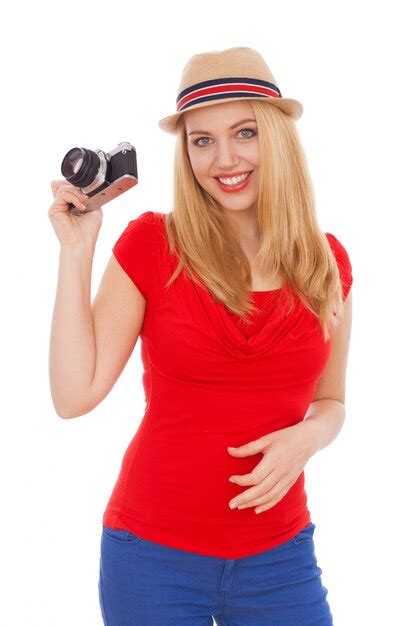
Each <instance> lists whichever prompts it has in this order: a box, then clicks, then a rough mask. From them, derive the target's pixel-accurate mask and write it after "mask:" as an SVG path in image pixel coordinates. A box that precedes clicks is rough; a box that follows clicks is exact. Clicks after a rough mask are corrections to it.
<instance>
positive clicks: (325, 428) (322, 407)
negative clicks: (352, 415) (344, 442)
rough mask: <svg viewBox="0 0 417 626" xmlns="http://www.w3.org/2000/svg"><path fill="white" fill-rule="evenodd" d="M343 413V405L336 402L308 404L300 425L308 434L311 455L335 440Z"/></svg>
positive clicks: (326, 401) (342, 420)
mask: <svg viewBox="0 0 417 626" xmlns="http://www.w3.org/2000/svg"><path fill="white" fill-rule="evenodd" d="M345 412H346V411H345V405H344V404H342V402H339V401H338V400H332V399H327V398H326V399H323V400H316V401H315V402H312V403H311V404H310V406H309V408H308V410H307V413H306V414H305V416H304V421H303V422H301V424H303V428H306V429H307V430H308V432H309V434H310V438H311V446H312V454H315V453H316V452H318V451H319V450H321V449H322V448H325V447H326V446H328V445H329V444H330V443H331V442H332V441H333V440H334V439H336V437H337V435H338V434H339V432H340V431H341V429H342V426H343V422H344V420H345Z"/></svg>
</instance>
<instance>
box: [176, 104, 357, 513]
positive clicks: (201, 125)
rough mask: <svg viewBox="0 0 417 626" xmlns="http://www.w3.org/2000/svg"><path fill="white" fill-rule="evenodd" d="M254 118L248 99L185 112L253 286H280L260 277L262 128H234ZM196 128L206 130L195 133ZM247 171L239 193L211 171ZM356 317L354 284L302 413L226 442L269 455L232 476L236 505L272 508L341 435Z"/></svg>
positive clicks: (190, 144) (200, 166) (193, 149)
mask: <svg viewBox="0 0 417 626" xmlns="http://www.w3.org/2000/svg"><path fill="white" fill-rule="evenodd" d="M248 118H253V119H254V116H253V113H252V109H251V107H250V105H249V103H248V102H247V101H236V102H225V103H220V104H217V105H212V106H209V107H203V108H201V109H194V110H192V111H187V112H186V113H185V114H184V119H185V128H186V133H187V150H188V155H189V158H190V163H191V167H192V169H193V173H194V175H195V177H196V179H197V181H198V182H199V184H200V185H201V186H202V187H203V188H204V189H205V190H206V191H207V192H208V193H209V194H210V195H212V196H213V197H214V198H215V199H216V200H217V201H218V202H219V203H220V205H221V206H222V207H223V210H224V211H225V212H226V213H227V215H228V217H229V218H230V219H233V220H235V222H236V224H237V225H238V231H239V239H240V243H241V246H242V249H243V251H244V252H245V254H246V255H247V257H248V260H249V262H250V264H251V270H252V288H253V289H254V290H268V289H276V288H279V287H281V286H282V281H281V280H279V281H278V282H277V279H273V278H271V279H270V280H269V281H268V280H266V281H265V279H262V278H261V277H260V276H259V275H258V274H257V271H256V265H255V262H254V255H255V254H256V252H257V250H258V248H259V243H260V242H259V233H258V232H257V228H256V219H255V213H254V206H255V205H254V203H255V200H256V194H257V169H258V165H259V145H258V138H257V134H254V133H251V132H249V131H246V130H244V131H243V132H242V130H243V129H253V130H254V131H256V129H257V127H256V122H244V123H243V124H239V125H238V126H236V127H235V128H233V129H231V128H230V127H231V126H232V125H234V124H236V123H237V122H240V121H241V120H246V119H248ZM194 131H204V132H198V133H197V134H194ZM192 133H193V134H192ZM194 141H197V142H198V144H199V145H196V144H195V143H194ZM249 170H253V174H252V180H251V181H250V182H249V184H248V185H247V186H246V188H245V189H243V190H242V191H239V192H238V193H235V194H229V193H226V192H224V191H223V190H222V189H221V188H220V187H219V185H218V184H217V181H216V180H215V179H214V178H213V177H214V176H216V175H217V174H218V173H220V172H222V173H224V172H230V173H231V174H232V173H234V172H236V171H249ZM351 324H352V291H350V293H349V295H348V297H347V298H346V300H345V303H344V316H343V320H342V321H341V323H340V324H339V326H338V328H337V329H336V331H335V332H334V334H333V339H332V348H331V353H330V357H329V361H328V363H327V366H326V369H325V371H324V373H323V374H322V376H321V378H320V381H319V383H318V385H317V387H316V391H315V395H314V398H313V401H312V402H311V404H310V406H309V408H308V410H307V412H306V414H305V416H304V420H303V421H301V422H299V423H298V424H296V425H295V426H291V427H289V428H285V429H281V430H278V431H274V432H272V433H269V434H267V435H265V436H263V437H261V438H259V439H256V440H253V441H249V442H247V443H246V444H244V445H242V446H240V447H238V448H232V447H228V448H227V451H228V453H229V454H230V455H232V456H235V457H244V456H251V455H255V454H259V453H262V454H263V458H262V460H261V461H260V462H259V463H258V464H257V465H256V466H255V467H254V468H253V470H252V471H251V472H250V473H249V474H245V475H234V476H230V477H229V478H228V480H230V481H231V482H233V483H235V484H237V485H239V486H240V487H246V489H245V490H244V491H239V492H238V493H237V495H236V496H235V497H234V498H232V500H231V501H230V502H229V506H230V508H236V509H237V510H241V509H244V508H249V507H255V508H254V511H255V513H261V512H262V511H266V510H268V509H270V508H271V507H273V506H274V505H275V504H277V503H278V502H279V501H280V500H281V499H282V498H283V497H284V496H285V494H286V493H287V492H288V491H289V489H290V488H291V487H292V485H293V484H294V483H295V482H296V480H297V479H298V477H299V476H300V474H301V472H302V471H303V470H304V467H305V465H306V463H307V462H308V460H309V459H310V458H311V457H312V456H313V455H314V454H316V452H318V451H319V450H321V449H323V448H324V447H326V446H327V445H329V444H330V443H331V442H332V441H333V440H334V439H335V438H336V437H337V435H338V434H339V432H340V430H341V428H342V425H343V422H344V419H345V404H344V402H345V378H346V367H347V358H348V351H349V343H350V334H351Z"/></svg>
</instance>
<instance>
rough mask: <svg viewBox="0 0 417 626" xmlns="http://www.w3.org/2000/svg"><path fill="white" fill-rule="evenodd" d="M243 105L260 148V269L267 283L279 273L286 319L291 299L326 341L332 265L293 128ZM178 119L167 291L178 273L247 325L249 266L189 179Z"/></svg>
mask: <svg viewBox="0 0 417 626" xmlns="http://www.w3.org/2000/svg"><path fill="white" fill-rule="evenodd" d="M248 102H249V103H250V105H251V107H252V110H253V114H254V117H255V119H256V123H257V131H258V141H259V168H258V182H259V185H258V195H257V200H256V203H255V212H256V215H257V219H258V226H259V233H260V249H259V252H258V255H257V260H258V261H257V262H258V264H259V269H260V272H261V273H263V274H264V275H265V276H275V275H276V274H277V273H278V272H281V274H282V275H283V276H284V279H285V284H284V287H283V290H285V291H286V293H287V295H288V296H290V297H289V301H290V303H291V306H290V310H289V312H290V311H291V310H292V308H293V306H294V299H293V294H294V293H296V294H297V295H298V296H299V298H300V299H301V300H302V302H303V303H304V305H305V306H306V307H307V308H308V309H309V310H310V311H311V312H312V313H313V314H314V315H315V316H316V317H317V318H318V321H319V323H320V325H321V327H322V330H323V335H324V339H325V341H327V340H328V339H329V337H330V333H331V331H332V328H333V327H335V326H336V324H337V320H338V319H339V318H340V315H341V313H342V310H343V307H342V304H343V301H342V286H341V281H340V276H339V270H338V266H337V262H336V260H335V257H334V255H333V252H332V250H331V247H330V245H329V243H328V240H327V237H326V235H325V234H324V233H323V232H322V231H321V230H320V228H319V225H318V223H317V217H316V211H315V202H314V194H313V185H312V182H311V179H310V174H309V171H308V167H307V162H306V157H305V154H304V151H303V148H302V146H301V142H300V139H299V136H298V131H297V128H296V126H295V121H294V120H293V119H292V118H291V117H289V116H288V115H286V114H285V113H283V112H282V111H281V110H280V109H279V108H278V107H275V106H273V105H270V104H268V103H267V102H259V101H254V100H252V101H248ZM183 117H184V116H180V118H179V120H178V123H177V142H176V148H175V159H174V190H173V210H172V211H171V213H168V214H167V215H166V216H165V218H166V219H165V228H166V235H167V241H168V244H169V249H170V251H171V252H175V253H176V254H177V255H178V257H179V263H178V265H177V267H176V269H175V271H174V272H173V274H172V276H171V277H170V279H169V281H168V282H167V284H166V287H169V286H170V285H171V284H172V282H173V281H174V280H175V279H176V278H177V277H178V275H179V273H180V272H181V271H182V270H184V271H185V273H186V274H187V275H188V277H189V278H190V279H191V280H194V281H195V282H197V283H198V284H200V285H202V286H204V287H205V288H206V289H208V290H209V291H210V292H211V294H212V296H213V297H214V298H215V299H217V300H218V301H219V302H221V303H223V304H224V305H225V306H226V307H228V308H229V309H230V311H232V312H233V313H235V314H236V315H238V316H239V317H240V318H241V319H242V320H243V321H244V322H248V319H247V314H248V313H250V312H252V311H256V310H257V309H256V307H255V306H254V305H253V303H252V297H251V268H250V264H249V261H248V259H247V257H246V255H245V254H244V252H243V250H242V248H241V246H240V244H239V241H238V238H237V236H236V231H235V229H234V227H233V225H232V224H231V221H230V220H229V219H228V218H227V217H226V215H225V213H224V211H223V209H222V208H221V206H220V205H219V203H218V202H217V201H216V200H215V198H213V197H212V196H211V195H210V194H208V193H207V192H206V191H205V189H203V188H202V187H201V185H200V184H199V183H198V181H197V180H196V178H195V176H194V174H193V170H192V167H191V163H190V160H189V156H188V150H187V139H186V132H185V124H184V119H183ZM249 323H251V322H250V321H249Z"/></svg>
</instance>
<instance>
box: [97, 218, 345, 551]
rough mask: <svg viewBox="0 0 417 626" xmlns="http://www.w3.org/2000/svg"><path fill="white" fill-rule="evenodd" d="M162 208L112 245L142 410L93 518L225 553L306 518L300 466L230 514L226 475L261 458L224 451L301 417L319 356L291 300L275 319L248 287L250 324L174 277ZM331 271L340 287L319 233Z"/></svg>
mask: <svg viewBox="0 0 417 626" xmlns="http://www.w3.org/2000/svg"><path fill="white" fill-rule="evenodd" d="M164 215H165V214H164V213H157V212H153V211H147V212H145V213H143V214H142V215H140V216H139V217H138V218H136V219H134V220H132V221H130V222H129V223H128V226H127V227H126V228H125V230H124V231H123V232H122V234H121V236H120V237H119V239H118V240H117V242H116V244H115V246H114V248H113V252H114V255H115V257H116V259H117V260H118V262H119V263H120V265H121V266H122V268H123V269H124V270H125V271H126V273H127V274H128V275H129V276H130V278H131V279H132V281H133V282H134V283H135V285H136V286H137V287H138V289H139V290H140V292H141V293H142V294H143V296H144V297H145V299H146V311H145V316H144V321H143V326H142V330H141V334H140V337H141V356H142V362H143V377H142V382H143V387H144V392H145V399H146V409H145V413H144V415H143V418H142V420H141V422H140V424H139V427H138V429H137V431H136V433H135V435H134V436H133V438H132V440H131V442H130V444H129V445H128V447H127V450H126V452H125V454H124V457H123V460H122V463H121V467H120V472H119V475H118V478H117V481H116V483H115V485H114V488H113V491H112V494H111V497H110V500H109V502H108V504H107V507H106V510H105V512H104V515H103V524H105V525H106V526H110V527H111V528H115V529H120V528H122V529H126V530H129V531H131V532H132V533H134V534H136V535H139V536H140V537H142V538H144V539H147V540H149V541H155V542H158V543H160V544H163V545H165V546H169V547H173V548H177V549H182V550H188V551H191V552H195V553H199V554H203V555H208V556H215V557H220V558H229V559H235V558H240V557H245V556H249V555H253V554H257V553H259V552H262V551H264V550H268V549H269V548H272V547H274V546H277V545H279V544H281V543H283V542H285V541H288V540H289V539H291V538H292V537H293V536H294V535H296V534H297V533H298V532H299V531H300V530H301V529H302V528H303V527H304V526H306V525H307V524H308V523H309V522H310V521H311V518H310V512H309V510H308V507H307V497H306V493H305V489H304V472H303V473H302V474H301V475H300V476H299V478H298V480H297V481H296V482H295V484H294V485H293V486H292V488H291V489H290V490H289V491H288V493H287V494H286V495H285V496H284V497H283V498H282V499H281V501H280V502H278V503H277V504H276V505H275V506H273V507H272V508H270V509H268V510H266V511H263V512H262V513H260V514H256V513H255V512H254V509H255V507H249V508H247V509H241V510H238V509H230V508H229V501H230V500H231V499H232V497H233V496H236V495H238V494H240V493H242V492H243V491H245V490H246V489H247V488H248V487H241V486H239V485H237V484H234V483H231V482H229V480H228V479H229V476H231V475H232V474H237V475H243V474H247V473H249V472H250V471H251V470H252V469H253V468H254V467H255V466H256V465H257V464H258V463H259V461H261V459H262V458H263V456H262V454H261V453H259V454H256V455H253V456H246V457H241V458H237V457H233V456H232V455H231V454H229V452H228V451H227V447H228V446H234V447H239V446H241V445H243V444H245V443H248V442H249V441H251V440H254V439H258V438H259V437H261V436H263V435H266V434H268V433H271V432H273V431H276V430H278V429H281V428H286V427H288V426H292V425H294V424H296V423H298V422H300V421H302V420H303V418H304V415H305V413H306V411H307V408H308V406H309V404H310V403H311V401H312V398H313V395H314V391H315V387H316V384H317V382H318V379H319V378H320V376H321V374H322V372H323V370H324V368H325V366H326V363H327V360H328V357H329V353H330V342H331V340H330V342H327V343H325V342H324V340H323V335H322V330H321V327H320V326H319V323H318V321H317V320H316V318H315V317H314V316H313V314H312V313H311V312H309V311H308V310H307V309H306V307H305V306H302V305H301V302H300V301H299V300H297V306H296V309H295V310H294V311H293V312H292V313H291V314H290V315H284V314H283V311H284V304H285V299H286V298H285V297H284V292H283V291H281V290H275V291H279V292H280V293H279V294H278V299H276V300H275V301H274V300H271V299H270V298H269V295H270V294H271V292H253V296H254V298H255V299H256V301H257V303H258V304H260V305H261V306H262V310H261V312H260V313H258V314H257V315H259V317H258V318H257V319H258V323H257V324H256V325H255V326H254V327H252V328H249V327H245V326H244V325H242V324H238V323H237V322H238V321H239V318H238V317H236V316H235V314H234V313H233V312H231V311H229V310H228V309H227V308H226V307H225V306H224V305H223V304H222V303H220V302H219V301H217V300H215V299H214V297H213V296H212V295H211V294H210V292H209V291H208V290H207V289H205V288H202V287H201V286H199V285H197V284H195V283H194V282H193V281H191V279H189V278H188V277H186V275H185V273H184V272H181V274H180V276H179V277H178V278H177V280H176V281H175V282H174V283H173V284H172V285H171V287H169V288H168V289H166V288H165V283H166V282H167V280H168V279H169V277H170V276H171V274H172V272H173V271H174V269H175V267H176V264H177V261H178V257H177V256H176V255H173V254H171V253H170V252H169V250H168V244H167V241H166V239H165V230H164V228H165V227H164ZM326 236H327V237H328V240H329V243H330V245H331V248H332V250H333V252H334V254H335V257H336V260H337V263H338V267H339V273H340V276H341V278H342V285H343V297H344V299H345V298H346V296H347V294H348V292H349V289H350V286H351V284H352V273H351V265H350V262H349V257H348V254H347V252H346V250H345V248H344V247H343V245H342V244H341V243H340V242H339V241H338V240H337V239H336V237H334V235H331V234H330V233H326Z"/></svg>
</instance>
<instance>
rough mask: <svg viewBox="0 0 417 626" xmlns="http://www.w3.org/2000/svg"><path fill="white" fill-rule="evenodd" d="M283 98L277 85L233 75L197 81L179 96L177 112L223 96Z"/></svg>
mask: <svg viewBox="0 0 417 626" xmlns="http://www.w3.org/2000/svg"><path fill="white" fill-rule="evenodd" d="M259 97H264V98H282V95H281V92H280V90H279V89H278V87H277V85H274V83H269V82H268V81H266V80H260V79H258V78H244V77H242V76H233V77H227V78H217V79H213V80H205V81H203V82H202V83H196V84H195V85H191V87H187V89H184V90H183V91H181V93H180V94H179V95H178V96H177V100H176V103H177V112H178V111H183V110H184V109H187V108H188V107H190V106H191V105H194V104H199V103H200V102H209V101H210V100H221V99H223V98H259Z"/></svg>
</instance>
